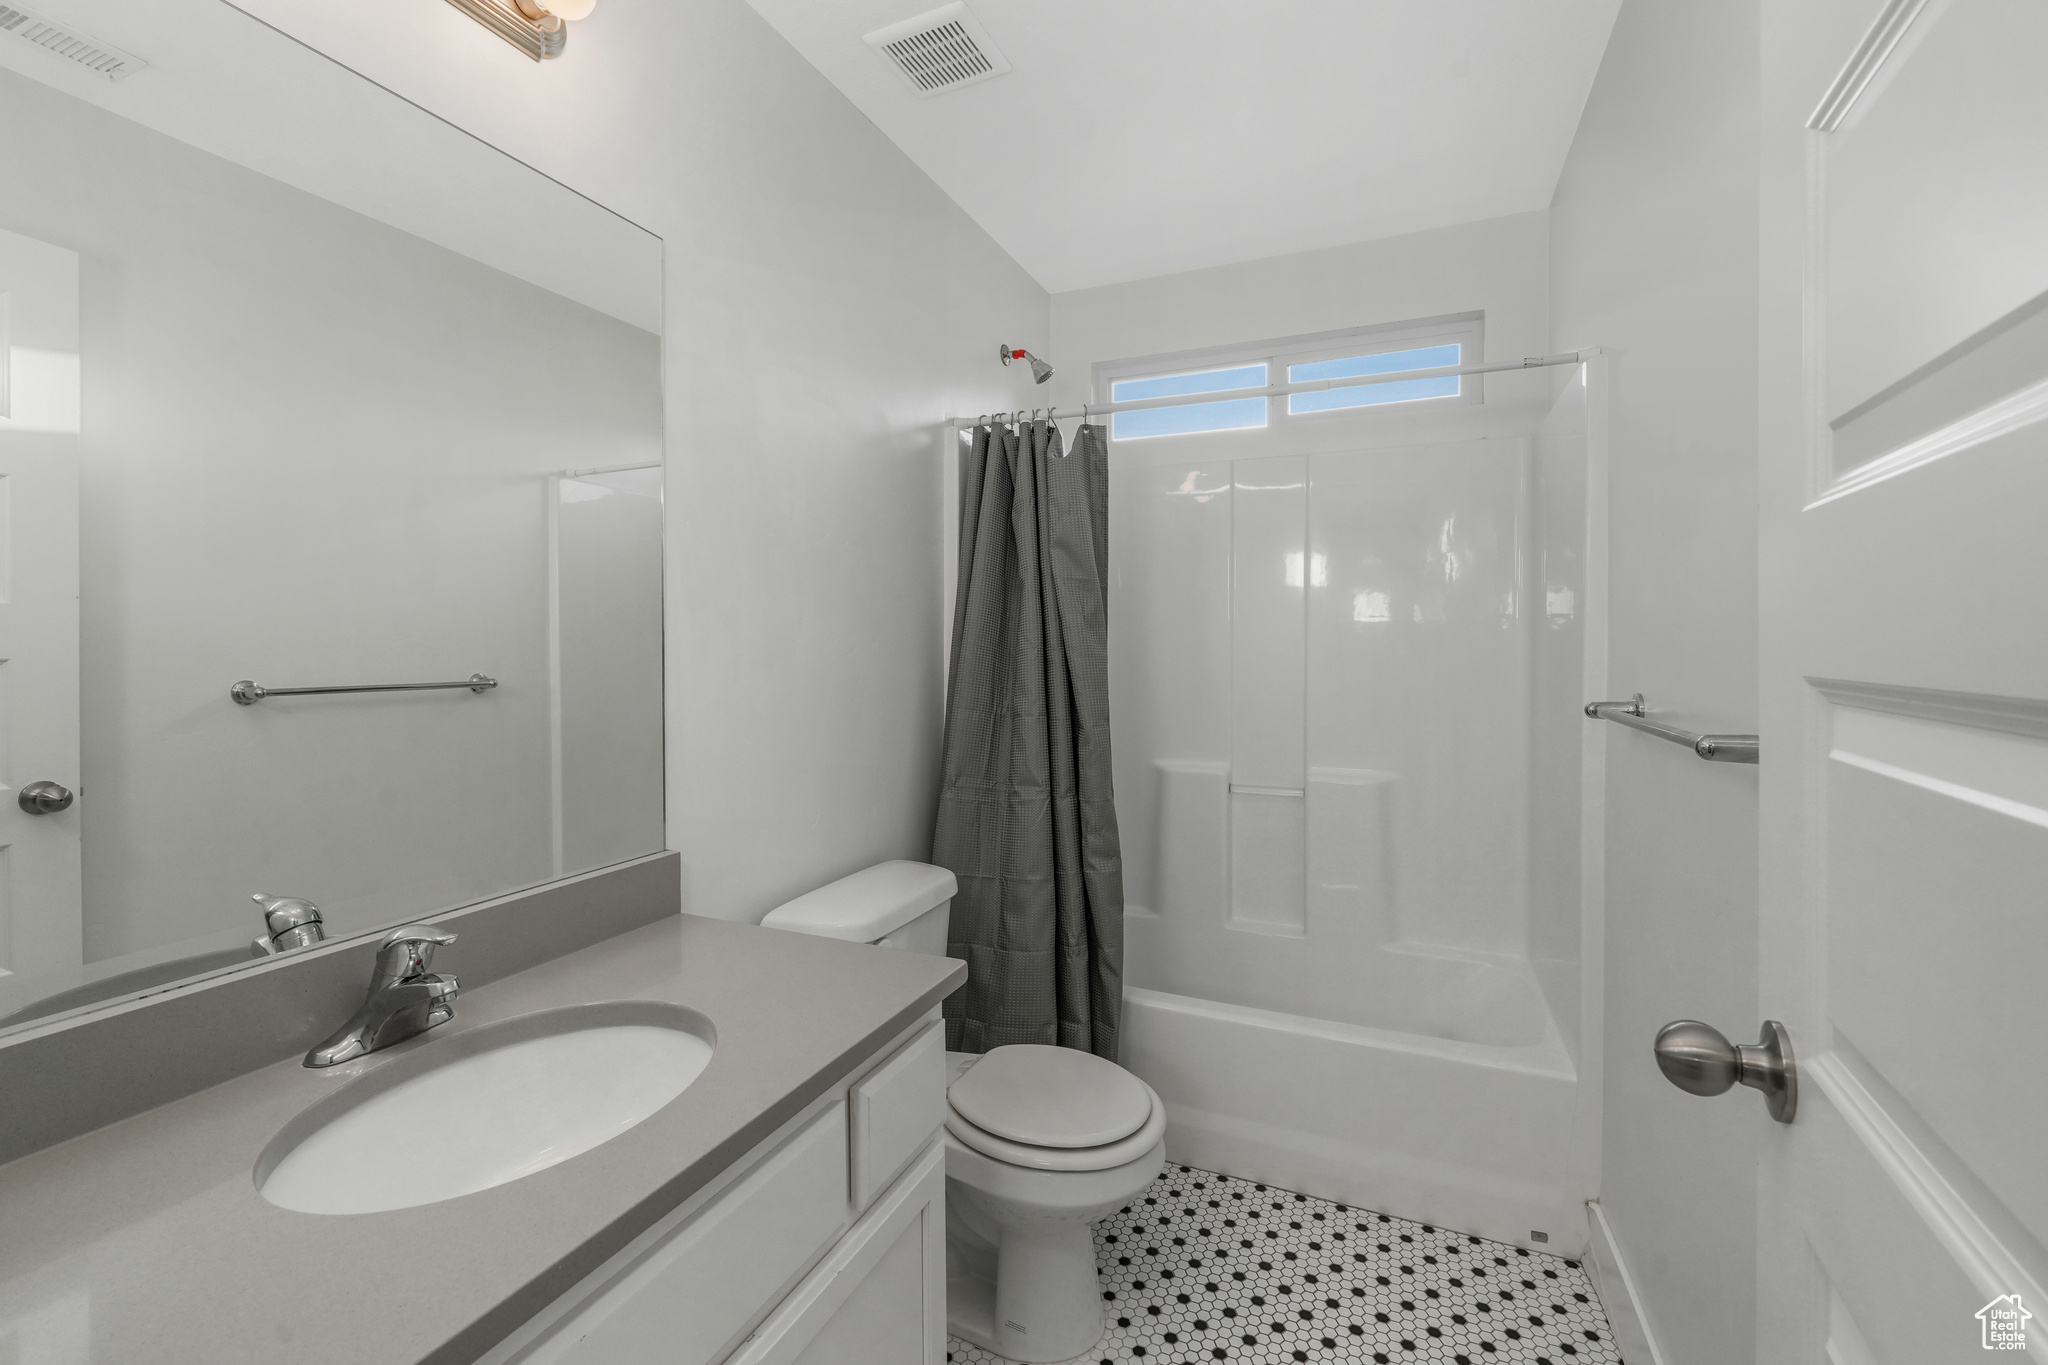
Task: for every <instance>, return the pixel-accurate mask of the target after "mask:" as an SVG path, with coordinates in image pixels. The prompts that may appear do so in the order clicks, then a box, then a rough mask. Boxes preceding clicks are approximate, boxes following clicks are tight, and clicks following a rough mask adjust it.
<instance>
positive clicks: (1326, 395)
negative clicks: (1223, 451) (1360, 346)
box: [1287, 342, 1463, 413]
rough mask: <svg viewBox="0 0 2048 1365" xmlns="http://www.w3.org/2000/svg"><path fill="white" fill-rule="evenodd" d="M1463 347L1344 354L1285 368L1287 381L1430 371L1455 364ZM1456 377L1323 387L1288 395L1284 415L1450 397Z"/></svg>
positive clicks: (1456, 386) (1456, 381) (1453, 391)
mask: <svg viewBox="0 0 2048 1365" xmlns="http://www.w3.org/2000/svg"><path fill="white" fill-rule="evenodd" d="M1462 349H1463V348H1462V347H1461V346H1459V345H1458V344H1457V343H1455V342H1453V343H1452V344H1450V345H1448V346H1422V347H1418V348H1416V349H1415V350H1412V351H1381V352H1379V353H1378V354H1377V355H1354V356H1345V357H1343V358H1342V359H1340V360H1312V361H1309V362H1308V363H1306V364H1302V365H1289V366H1288V367H1287V382H1288V383H1290V384H1306V383H1310V382H1312V381H1314V380H1318V379H1349V378H1351V377H1353V376H1354V375H1365V374H1391V373H1393V372H1394V371H1396V370H1433V369H1437V368H1440V367H1442V366H1446V365H1458V364H1462V363H1463V362H1462V361H1461V360H1460V359H1459V358H1458V357H1459V352H1460V351H1461V350H1462ZM1458 380H1459V377H1458V376H1457V375H1454V374H1452V375H1445V376H1443V377H1442V378H1440V379H1397V380H1395V381H1393V382H1392V383H1390V384H1364V385H1361V386H1359V387H1358V388H1355V389H1324V390H1322V391H1321V392H1319V393H1290V394H1288V395H1287V411H1288V412H1289V413H1301V412H1329V411H1331V410H1332V409H1336V408H1363V407H1370V406H1373V405H1375V404H1379V403H1406V402H1411V401H1413V400H1414V399H1417V398H1455V397H1457V395H1458Z"/></svg>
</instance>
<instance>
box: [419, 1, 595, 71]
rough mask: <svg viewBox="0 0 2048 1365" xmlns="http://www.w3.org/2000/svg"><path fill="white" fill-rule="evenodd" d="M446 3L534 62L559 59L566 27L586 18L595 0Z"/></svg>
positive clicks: (566, 34) (565, 43)
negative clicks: (552, 58) (551, 58)
mask: <svg viewBox="0 0 2048 1365" xmlns="http://www.w3.org/2000/svg"><path fill="white" fill-rule="evenodd" d="M448 3H449V4H451V5H453V6H455V8H457V9H459V10H461V11H462V12H463V13H464V14H467V15H468V16H469V17H470V18H472V19H474V20H476V21H477V22H478V23H479V24H482V25H483V26H484V27H485V28H487V29H489V30H490V31H491V32H493V33H495V34H497V35H498V36H499V37H500V38H503V39H504V40H505V41H506V42H508V43H510V44H512V46H514V47H516V48H518V49H519V50H520V51H521V52H524V53H525V54H526V55H527V56H529V57H531V58H533V60H535V61H537V62H538V61H544V60H546V59H547V58H549V57H559V56H561V55H562V49H563V48H564V47H566V46H567V45H568V42H569V24H570V23H571V22H572V21H574V20H577V19H582V18H586V17H588V16H589V14H590V12H591V11H592V10H594V9H596V8H597V0H544V2H543V0H448Z"/></svg>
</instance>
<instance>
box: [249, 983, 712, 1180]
mask: <svg viewBox="0 0 2048 1365" xmlns="http://www.w3.org/2000/svg"><path fill="white" fill-rule="evenodd" d="M716 1046H717V1034H716V1032H715V1031H714V1030H713V1029H712V1027H711V1021H710V1020H708V1019H706V1018H704V1016H703V1015H701V1014H698V1013H697V1012H696V1011H694V1010H689V1009H684V1008H682V1007H681V1006H678V1005H664V1004H658V1003H656V1002H653V1001H615V1002H612V1003H608V1004H601V1005H578V1006H574V1007H572V1008H569V1009H560V1010H548V1011H545V1012H543V1013H540V1014H530V1015H525V1016H522V1017H520V1018H518V1019H508V1020H506V1021H505V1022H504V1023H501V1024H491V1025H487V1026H485V1027H483V1028H478V1029H473V1030H470V1031H468V1032H465V1033H459V1034H455V1035H453V1036H440V1035H438V1034H437V1033H429V1034H426V1035H424V1036H423V1039H422V1041H421V1042H419V1043H416V1044H412V1045H410V1046H409V1049H408V1055H405V1056H402V1057H394V1058H392V1059H391V1060H390V1061H389V1062H387V1063H386V1064H385V1065H383V1066H381V1067H377V1068H375V1069H373V1070H371V1071H370V1072H369V1074H367V1075H365V1076H362V1077H360V1078H358V1079H356V1080H352V1081H349V1082H348V1083H347V1084H345V1085H343V1086H342V1087H341V1089H339V1090H337V1091H336V1092H335V1093H334V1094H332V1095H329V1096H327V1097H326V1098H325V1099H323V1100H321V1101H320V1102H319V1103H318V1104H315V1105H313V1106H312V1107H311V1108H309V1109H307V1110H306V1111H305V1112H304V1113H303V1114H301V1115H299V1117H298V1118H297V1119H294V1120H293V1121H292V1122H291V1123H290V1124H288V1125H286V1126H285V1128H284V1130H283V1131H282V1132H280V1133H279V1134H278V1135H277V1137H276V1138H274V1139H273V1140H272V1141H271V1143H270V1145H269V1146H268V1147H267V1148H265V1149H264V1152H263V1156H262V1158H261V1159H260V1160H259V1161H258V1162H257V1164H256V1172H255V1175H256V1186H257V1188H258V1189H259V1190H261V1191H262V1194H263V1197H264V1198H265V1199H267V1200H269V1201H270V1202H271V1203H273V1204H276V1205H277V1206H279V1207H280V1208H286V1209H292V1210H295V1211H297V1212H300V1213H381V1212H385V1211H387V1210H390V1209H405V1208H412V1207H414V1206H416V1205H420V1204H436V1203H439V1202H440V1201H442V1200H444V1199H454V1198H457V1197H459V1196H461V1195H465V1194H474V1193H476V1192H477V1191H478V1190H488V1189H490V1188H492V1187H493V1186H496V1185H503V1184H505V1183H506V1182H508V1181H512V1180H518V1179H520V1178H521V1177H523V1176H529V1175H532V1174H533V1173H535V1172H536V1171H543V1170H546V1169H547V1168H548V1167H550V1166H554V1165H558V1164H560V1163H561V1162H564V1161H567V1160H569V1159H570V1158H571V1157H575V1156H579V1155H581V1154H582V1153H584V1152H587V1151H589V1150H590V1149H591V1148H593V1147H597V1146H599V1145H601V1144H603V1143H606V1142H609V1141H611V1140H612V1139H613V1138H615V1137H617V1136H618V1135H619V1134H621V1133H623V1132H625V1131H626V1130H627V1129H629V1128H632V1127H633V1126H634V1125H636V1124H638V1123H640V1122H641V1121H642V1120H644V1119H646V1118H648V1117H649V1116H651V1115H652V1114H654V1113H655V1111H657V1110H659V1109H660V1108H662V1107H663V1106H664V1105H666V1104H668V1103H669V1102H670V1101H671V1100H673V1099H675V1097H676V1096H678V1095H680V1094H682V1093H683V1091H684V1090H686V1089H688V1088H689V1086H690V1083H691V1082H693V1081H695V1080H696V1079H697V1078H698V1077H699V1076H700V1075H702V1074H703V1072H704V1068H705V1067H706V1066H708V1065H710V1062H711V1054H712V1051H713V1049H714V1048H715V1047H716Z"/></svg>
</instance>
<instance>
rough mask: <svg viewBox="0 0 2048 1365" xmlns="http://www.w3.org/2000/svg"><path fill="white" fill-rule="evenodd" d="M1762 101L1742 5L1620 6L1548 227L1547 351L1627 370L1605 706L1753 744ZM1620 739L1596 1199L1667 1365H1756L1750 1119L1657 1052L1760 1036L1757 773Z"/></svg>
mask: <svg viewBox="0 0 2048 1365" xmlns="http://www.w3.org/2000/svg"><path fill="white" fill-rule="evenodd" d="M1757 97H1758V52H1757V6H1756V4H1755V3H1753V0H1742V2H1741V3H1734V2H1731V3H1728V4H1719V5H1681V4H1671V3H1658V2H1656V0H1637V2H1636V3H1632V4H1628V5H1625V6H1624V7H1623V9H1622V12H1621V17H1620V20H1619V21H1618V22H1617V24H1616V26H1615V30H1614V36H1613V39H1612V42H1611V44H1610V46H1609V48H1608V51H1607V56H1606V59H1605V61H1604V62H1603V64H1602V66H1601V69H1600V74H1599V77H1598V79H1597V80H1596V81H1595V83H1594V87H1593V93H1592V96H1591V99H1590V100H1589V102H1588V104H1587V107H1586V113H1585V117H1584V120H1583V122H1582V123H1581V125H1580V128H1579V134H1578V138H1577V140H1576V141H1575V143H1574V144H1573V147H1572V152H1571V155H1570V157H1569V158H1568V159H1567V160H1566V163H1565V169H1564V174H1563V177H1562V179H1561V181H1560V183H1559V185H1558V191H1557V197H1556V200H1555V203H1554V205H1553V207H1552V211H1551V295H1550V297H1551V315H1552V337H1553V340H1554V343H1555V345H1556V346H1558V347H1559V348H1564V347H1579V346H1589V345H1599V346H1605V347H1609V348H1612V350H1613V352H1614V356H1613V359H1612V374H1613V385H1612V405H1611V408H1610V418H1611V432H1610V442H1609V458H1610V461H1611V467H1610V480H1611V484H1610V487H1611V507H1610V522H1609V525H1610V544H1611V554H1612V559H1611V566H1610V577H1609V591H1610V603H1611V613H1612V615H1611V642H1612V657H1611V661H1610V673H1609V678H1610V684H1609V686H1610V689H1611V690H1612V691H1613V692H1615V693H1616V694H1618V695H1625V694H1627V693H1631V692H1635V691H1638V690H1640V691H1641V692H1643V693H1644V694H1645V695H1646V696H1647V697H1648V699H1649V701H1650V703H1651V705H1652V706H1654V707H1657V708H1659V709H1660V710H1662V711H1663V712H1664V713H1665V714H1666V715H1668V717H1669V718H1670V719H1671V720H1672V721H1674V722H1675V723H1677V724H1679V725H1683V726H1686V727H1688V728H1692V729H1695V730H1700V731H1751V730H1755V729H1756V715H1757V688H1756V621H1757V612H1756V533H1755V526H1756V510H1755V509H1756V470H1755V448H1756V444H1755V443H1756V438H1757V398H1756V381H1757V374H1756V365H1755V360H1754V356H1755V347H1756V337H1757V250H1758V248H1757V155H1758V153H1757V137H1758V130H1757V117H1758V115H1757ZM1766 739H1767V740H1768V736H1766ZM1605 742H1606V745H1607V752H1608V765H1607V783H1608V793H1607V809H1608V812H1609V813H1608V818H1607V826H1606V831H1605V836H1606V846H1607V869H1608V871H1607V885H1606V925H1607V931H1606V942H1605V959H1606V973H1605V982H1604V995H1605V1011H1606V1026H1605V1055H1606V1062H1605V1076H1604V1082H1605V1137H1604V1143H1603V1151H1604V1153H1605V1157H1604V1161H1603V1169H1602V1179H1601V1202H1602V1204H1603V1206H1604V1208H1605V1210H1606V1213H1607V1216H1608V1219H1609V1221H1610V1222H1611V1224H1612V1225H1613V1228H1614V1231H1615V1234H1616V1237H1617V1240H1618V1242H1619V1243H1620V1247H1621V1252H1622V1254H1623V1257H1624V1258H1625V1260H1626V1261H1627V1263H1628V1266H1629V1269H1630V1271H1631V1272H1632V1274H1633V1276H1634V1279H1635V1284H1636V1286H1637V1288H1638V1290H1639V1291H1641V1293H1642V1295H1643V1298H1644V1301H1645V1303H1644V1306H1645V1308H1646V1310H1647V1316H1648V1317H1649V1319H1650V1321H1651V1327H1652V1330H1653V1331H1654V1333H1655V1334H1656V1335H1657V1337H1658V1338H1659V1343H1660V1345H1661V1347H1662V1349H1663V1351H1664V1353H1665V1361H1666V1365H1720V1363H1721V1362H1727V1361H1737V1360H1746V1359H1749V1358H1751V1356H1752V1355H1753V1343H1752V1341H1751V1331H1752V1307H1753V1304H1754V1299H1755V1295H1754V1277H1753V1273H1752V1266H1753V1264H1754V1229H1755V1215H1754V1197H1755V1170H1754V1167H1755V1153H1756V1141H1757V1135H1758V1131H1759V1126H1760V1125H1759V1123H1758V1117H1759V1116H1758V1114H1757V1112H1756V1108H1755V1106H1754V1105H1753V1104H1751V1105H1739V1104H1730V1103H1725V1102H1722V1101H1708V1100H1702V1099H1699V1098H1697V1097H1695V1096H1691V1095H1687V1094H1685V1093H1683V1092H1681V1091H1679V1090H1677V1089H1676V1088H1674V1087H1673V1086H1671V1085H1670V1084H1669V1083H1668V1082H1666V1081H1665V1080H1664V1078H1663V1077H1662V1076H1661V1075H1660V1074H1659V1073H1658V1071H1657V1068H1656V1066H1655V1064H1654V1062H1653V1060H1652V1057H1651V1053H1650V1043H1651V1039H1652V1038H1653V1036H1654V1035H1655V1032H1656V1030H1657V1028H1658V1027H1659V1026H1661V1025H1662V1024H1664V1023H1665V1022H1667V1021H1669V1020H1672V1019H1678V1018H1685V1017H1692V1018H1698V1019H1704V1020H1707V1021H1709V1022H1710V1023H1713V1024H1715V1025H1716V1026H1718V1027H1720V1028H1722V1029H1724V1030H1725V1031H1727V1032H1728V1033H1729V1034H1730V1035H1731V1036H1735V1035H1740V1036H1743V1037H1745V1038H1747V1037H1750V1036H1753V1035H1752V1034H1751V1032H1750V1031H1751V1030H1752V1029H1754V1028H1755V1026H1756V1023H1757V1012H1756V1009H1757V1006H1756V999H1757V993H1756V941H1757V918H1756V902H1757V867H1756V834H1757V827H1756V820H1757V785H1756V783H1757V771H1756V769H1754V768H1747V767H1740V766H1734V765H1725V764H1709V763H1701V762H1700V761H1699V760H1698V759H1697V758H1695V757H1693V756H1692V755H1690V754H1688V753H1686V752H1685V751H1684V750H1683V749H1681V748H1678V747H1676V746H1674V745H1671V744H1669V743H1666V742H1664V741H1662V740H1658V739H1655V738H1653V737H1651V736H1648V735H1642V734H1638V733H1635V732H1628V731H1622V730H1619V729H1616V730H1614V731H1613V732H1612V733H1610V734H1609V735H1607V736H1606V741H1605ZM1766 761H1769V760H1768V757H1767V758H1766Z"/></svg>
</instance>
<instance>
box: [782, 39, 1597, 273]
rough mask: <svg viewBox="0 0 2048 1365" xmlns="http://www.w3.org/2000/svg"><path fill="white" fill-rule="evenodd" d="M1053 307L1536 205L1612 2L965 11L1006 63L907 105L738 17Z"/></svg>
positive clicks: (859, 56) (1554, 170) (876, 60)
mask: <svg viewBox="0 0 2048 1365" xmlns="http://www.w3.org/2000/svg"><path fill="white" fill-rule="evenodd" d="M749 3H750V4H752V5H753V7H754V8H755V9H756V10H758V11H759V12H760V13H761V14H762V16H763V17H765V18H766V19H767V20H768V22H769V23H771V24H773V25H774V26H775V28H776V29H777V31H779V32H780V33H781V34H782V36H783V37H785V38H786V39H788V40H789V42H790V43H791V44H792V45H793V46H795V48H796V49H797V51H799V52H801V53H802V54H803V55H804V56H805V57H806V58H808V59H809V60H810V61H811V63H812V65H814V66H816V67H817V68H818V69H819V70H820V71H822V72H823V73H824V74H825V76H826V77H827V78H828V79H829V80H831V81H832V83H833V84H834V85H836V86H838V87H839V89H840V90H841V91H843V92H844V93H845V94H846V96H847V98H848V99H850V100H852V101H853V103H854V105H855V106H856V107H858V108H859V109H860V110H861V111H862V112H863V113H865V114H866V115H867V116H868V117H869V118H870V119H872V120H874V122H875V124H876V125H877V126H878V127H880V128H881V130H882V131H883V132H884V133H886V134H887V135H888V136H889V137H890V138H891V139H892V140H893V141H894V142H895V143H896V145H897V146H899V147H901V148H902V149H903V150H904V151H905V152H906V153H907V154H908V155H909V156H910V158H911V159H912V160H913V161H915V162H916V163H917V164H918V165H919V166H920V167H922V168H923V170H924V171H925V173H926V174H928V175H930V176H931V177H932V179H933V180H935V181H936V182H938V184H939V186H940V187H941V188H942V189H944V190H945V191H946V192H947V193H948V194H950V195H951V196H952V197H953V198H954V200H955V201H957V202H958V203H959V204H960V206H961V207H962V208H964V209H966V211H967V212H968V213H969V214H971V215H972V216H973V217H974V219H975V221H976V222H978V223H980V224H981V226H982V227H983V228H984V229H986V230H987V231H988V233H989V235H990V236H992V237H994V238H995V239H996V241H997V242H999V243H1000V244H1001V245H1002V246H1003V248H1004V249H1005V250H1007V251H1008V252H1009V253H1010V254H1011V255H1013V256H1014V257H1016V259H1017V260H1018V261H1019V262H1020V263H1021V264H1022V265H1023V266H1024V268H1025V269H1027V270H1029V271H1030V272H1031V273H1032V275H1033V276H1035V277H1036V278H1037V279H1038V281H1039V283H1041V284H1043V285H1044V286H1045V287H1046V288H1047V289H1048V290H1051V291H1052V292H1055V293H1059V292H1063V291H1066V290H1070V289H1083V288H1087V287H1089V286H1092V285H1099V284H1109V283H1113V282H1116V281H1120V280H1130V279H1142V278H1145V277H1148V276H1153V275H1163V274H1168V273H1171V272H1174V271H1179V270H1192V269H1197V268H1200V267H1203V266H1211V265H1221V264H1225V263H1227V262H1231V261H1242V260H1250V259H1254V258H1257V257H1261V256H1275V255H1281V254H1283V253H1286V252H1293V251H1306V250H1310V249H1313V248H1316V247H1324V246H1335V245H1338V244H1341V243H1345V242H1359V241H1366V240H1370V239H1372V238H1377V237H1389V236H1393V235H1395V234H1398V233H1404V232H1416V231H1420V230H1423V229H1426V228H1433V227H1442V226H1444V225H1446V224H1450V223H1461V222H1469V221H1472V220H1474V219H1479V218H1492V217H1497V216H1499V215H1502V214H1509V213H1521V212H1525V211H1528V210H1532V209H1541V208H1544V207H1547V206H1548V205H1549V203H1550V195H1551V190H1552V188H1553V187H1554V186H1555V185H1556V183H1557V176H1558V171H1559V169H1560V168H1561V167H1562V166H1563V164H1564V157H1565V152H1566V150H1567V149H1568V148H1569V147H1570V145H1571V140H1572V134H1573V132H1574V131H1575V130H1576V128H1577V127H1578V122H1579V112H1580V110H1581V109H1582V108H1583V107H1584V105H1585V102H1586V92H1587V90H1588V89H1590V88H1591V86H1592V83H1593V74H1594V72H1595V70H1596V69H1597V68H1598V66H1599V63H1600V55H1601V52H1602V51H1603V49H1604V48H1605V47H1606V44H1607V35H1608V31H1609V30H1610V29H1611V28H1612V27H1613V24H1614V16H1615V12H1616V11H1617V10H1618V9H1619V7H1620V0H967V3H968V8H969V9H970V10H971V11H972V13H973V14H974V16H975V17H976V18H978V19H979V20H980V21H981V23H982V25H983V26H984V27H985V28H986V29H987V31H988V33H989V35H990V36H991V37H992V38H993V40H994V41H995V44H996V46H997V47H998V48H999V49H1000V50H1001V52H1002V54H1003V55H1004V56H1005V57H1007V58H1008V59H1009V61H1010V62H1011V64H1012V67H1013V69H1012V70H1011V71H1010V72H1009V73H1008V74H1005V75H1001V76H997V77H995V78H993V79H991V80H986V81H983V82H981V83H979V84H976V85H970V86H964V87H961V88H958V89H954V90H950V91H944V92H941V93H939V94H937V95H934V96H930V97H924V98H920V97H919V96H917V95H915V94H913V93H912V92H911V91H910V89H909V88H908V86H907V85H906V84H905V83H904V82H903V80H902V79H901V78H900V77H899V76H898V75H897V74H896V72H895V70H894V69H893V68H892V67H891V66H889V65H888V64H887V63H886V62H885V61H884V60H883V58H882V57H881V56H880V55H879V54H877V53H876V52H875V51H874V50H873V49H872V48H870V47H868V46H867V44H865V43H864V42H863V41H862V35H864V34H866V33H869V32H871V31H873V30H875V29H878V28H882V27H884V26H886V25H889V24H893V23H896V22H898V21H900V20H904V19H908V18H912V17H914V16H916V15H918V14H920V13H923V12H925V11H927V10H929V9H932V8H933V7H934V6H935V4H936V0H749Z"/></svg>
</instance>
